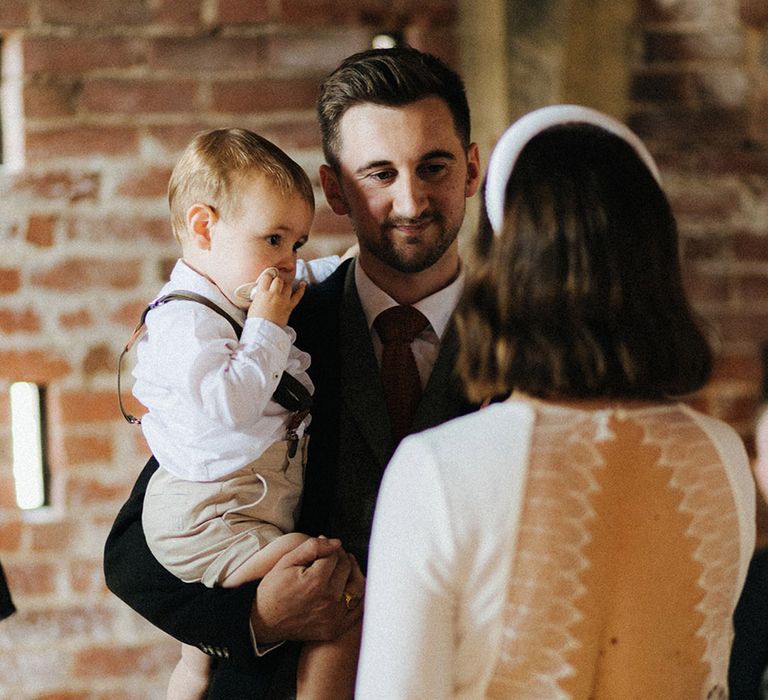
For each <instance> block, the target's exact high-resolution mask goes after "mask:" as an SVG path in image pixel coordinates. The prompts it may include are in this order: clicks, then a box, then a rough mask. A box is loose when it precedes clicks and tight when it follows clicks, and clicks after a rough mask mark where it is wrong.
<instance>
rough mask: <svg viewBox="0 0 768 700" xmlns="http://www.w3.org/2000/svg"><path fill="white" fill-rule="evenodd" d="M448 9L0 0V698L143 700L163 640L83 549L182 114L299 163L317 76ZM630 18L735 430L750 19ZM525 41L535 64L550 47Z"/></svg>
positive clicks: (94, 547)
mask: <svg viewBox="0 0 768 700" xmlns="http://www.w3.org/2000/svg"><path fill="white" fill-rule="evenodd" d="M520 1H521V2H522V1H523V0H520ZM458 4H459V3H458V2H456V0H418V1H417V0H197V1H195V0H191V1H189V2H178V1H176V0H79V1H77V2H75V1H73V0H3V2H0V32H2V33H3V34H4V35H7V36H8V37H9V39H8V41H10V42H11V44H13V42H18V44H17V45H18V47H19V53H20V55H21V57H22V58H23V67H22V76H21V77H22V81H23V92H22V103H23V106H24V112H25V116H24V124H23V132H24V136H25V141H26V143H25V153H26V163H25V165H24V167H23V168H22V169H21V170H19V171H18V172H14V173H8V172H2V171H0V214H2V215H1V216H0V241H2V251H3V256H2V259H1V260H0V559H2V561H3V564H4V565H5V567H6V569H7V572H8V575H9V578H10V583H11V586H12V588H13V590H14V593H15V597H16V602H17V604H18V607H19V608H20V612H19V613H18V614H17V615H16V616H15V617H14V618H11V619H10V620H8V621H5V622H3V623H0V648H2V651H3V653H2V655H0V697H13V698H24V697H29V698H48V699H49V700H51V699H53V698H60V699H63V698H68V699H73V698H109V699H110V700H112V699H120V698H125V699H128V698H145V697H146V698H149V697H160V696H161V694H162V688H163V687H164V683H165V678H166V676H167V673H168V671H169V669H170V666H171V665H172V663H173V660H174V658H175V655H176V645H175V643H171V642H170V641H169V640H168V639H167V638H166V637H165V636H164V635H162V634H161V633H159V632H157V631H155V630H154V629H153V628H152V627H151V626H150V625H149V624H147V623H146V622H144V621H143V620H141V619H140V618H138V616H136V615H135V614H133V613H132V612H131V611H130V610H129V609H128V608H127V607H125V606H124V605H123V604H122V603H120V602H119V601H118V600H116V599H115V598H114V597H112V596H111V595H110V594H109V593H108V592H107V591H106V590H105V588H104V584H103V579H102V574H101V549H102V546H103V542H104V538H105V536H106V533H107V531H108V528H109V525H110V524H111V522H112V520H113V518H114V515H115V512H116V510H117V508H118V507H119V506H120V504H121V503H122V501H123V500H124V498H125V496H126V494H127V492H128V490H129V488H130V486H131V484H132V482H133V480H134V478H135V476H136V474H137V472H138V471H139V469H140V467H141V465H142V464H143V462H144V459H145V457H146V456H147V451H146V447H145V446H144V445H143V444H142V441H141V438H140V432H139V431H137V430H136V429H135V428H132V427H130V426H128V425H127V424H126V423H125V422H124V421H122V419H121V418H120V417H119V415H118V412H117V406H116V402H115V395H114V386H115V382H114V370H115V361H116V357H117V353H118V351H119V349H120V347H121V345H122V343H123V342H124V341H125V340H126V337H127V335H128V334H129V332H130V329H131V328H132V326H133V324H134V323H135V321H136V317H137V315H138V313H139V311H140V310H141V308H142V307H143V305H144V303H145V302H146V300H147V299H148V298H149V297H150V296H151V295H152V294H153V293H154V292H155V291H156V289H157V288H158V287H159V285H160V284H161V283H162V281H163V280H164V278H165V275H166V274H167V271H168V266H169V262H170V261H171V260H172V259H173V258H174V257H175V256H176V248H175V244H174V242H173V239H172V236H171V234H170V229H169V226H168V223H167V213H166V205H165V199H164V191H165V185H166V180H167V177H168V174H169V171H170V168H171V167H172V164H173V162H174V159H175V157H176V155H177V154H178V151H179V149H180V148H181V147H182V146H183V145H184V144H185V143H186V142H187V140H188V139H189V137H190V136H191V135H192V133H194V132H195V131H197V130H199V129H201V128H206V127H213V126H221V125H231V124H237V125H242V126H246V127H250V128H253V129H255V130H257V131H259V132H261V133H263V134H264V135H265V136H267V137H269V138H272V139H273V140H275V141H276V142H277V143H278V144H279V145H281V146H283V147H284V148H285V149H287V150H288V151H289V152H290V153H291V154H292V155H293V156H294V157H295V158H296V159H297V160H299V162H300V163H302V164H303V165H304V166H305V167H306V168H307V169H308V171H309V172H310V173H311V174H312V176H313V178H316V172H317V165H318V164H319V163H320V162H321V154H320V151H319V147H318V136H317V130H316V126H315V117H314V109H313V103H314V96H315V95H314V90H315V89H316V86H317V83H318V81H319V79H320V78H321V77H322V76H323V75H324V74H325V73H326V72H327V71H328V70H329V69H331V68H332V67H334V66H335V65H336V64H337V63H338V61H339V60H340V59H341V58H342V57H343V56H345V55H347V54H348V53H351V52H353V51H356V50H358V49H362V48H365V47H366V46H367V45H368V43H369V40H370V36H371V35H372V34H373V33H375V32H378V31H380V30H388V29H399V30H403V31H404V32H405V35H406V37H407V38H408V39H409V40H410V41H411V42H412V43H413V44H414V45H416V46H419V47H420V48H425V49H429V50H432V51H434V52H436V53H439V54H441V55H443V56H444V57H446V58H448V59H449V60H450V59H452V58H454V57H455V55H457V54H458V51H459V49H460V47H458V46H457V45H456V44H455V42H454V40H453V39H452V36H453V35H452V29H453V27H454V22H455V19H456V7H457V5H458ZM637 9H638V22H639V33H640V35H641V37H642V42H641V46H640V50H639V51H638V52H635V50H634V48H635V47H634V46H630V47H629V48H628V55H627V63H628V64H629V66H630V69H631V72H632V75H633V78H632V81H631V88H630V95H629V99H630V102H631V105H632V110H631V122H632V124H633V125H634V126H635V127H636V128H637V129H638V131H640V132H641V133H642V134H643V136H644V137H645V138H646V139H647V140H648V142H649V145H650V146H651V150H652V151H653V152H654V154H655V155H657V157H658V159H659V162H660V165H661V169H662V174H663V177H664V181H665V183H666V187H667V190H668V192H669V194H670V197H671V200H672V203H673V207H674V209H675V212H676V214H677V215H678V219H679V223H680V229H681V237H682V250H683V256H684V265H685V274H686V279H687V280H688V283H689V288H690V291H691V295H692V299H693V302H694V304H695V307H696V310H697V311H698V312H699V313H700V314H701V315H702V317H703V319H704V320H705V322H706V323H707V324H708V326H709V327H710V328H711V332H712V337H713V339H714V340H715V341H716V345H717V348H718V363H717V371H716V376H715V380H714V381H713V382H712V384H711V385H710V386H709V387H708V388H707V390H706V391H704V392H703V393H702V395H701V397H699V399H698V402H699V404H700V405H701V406H702V407H703V408H705V409H706V410H708V411H710V412H712V413H714V414H715V415H718V416H720V417H722V418H724V419H725V420H727V421H729V422H730V423H731V424H733V425H734V426H735V427H736V428H738V429H739V430H740V431H741V432H742V433H743V434H744V435H745V436H746V437H747V438H749V437H750V435H751V430H752V421H753V417H754V414H755V411H756V410H757V407H758V404H759V401H760V398H761V397H760V384H761V381H762V366H761V361H760V349H761V346H762V344H763V343H764V342H766V341H768V223H766V222H768V149H767V148H766V146H767V145H768V121H766V120H765V118H764V114H765V113H766V107H768V104H766V103H768V88H766V85H768V80H766V78H768V75H766V73H767V72H768V68H767V67H766V59H765V56H766V55H768V31H766V30H767V29H768V10H766V3H764V2H757V1H756V0H742V1H741V2H739V1H738V0H716V1H715V0H685V1H684V2H676V3H670V2H662V1H661V0H638V2H637ZM596 31H597V32H599V28H598V29H597V30H596ZM597 35H599V34H596V36H597ZM539 45H540V50H541V53H542V56H543V57H544V59H546V54H547V52H549V53H553V54H554V53H556V52H557V51H558V47H552V46H548V45H545V44H541V42H539ZM545 63H546V60H545ZM583 69H584V70H585V71H588V70H589V66H584V67H583ZM480 72H481V71H480ZM544 93H546V91H544ZM473 108H474V109H475V110H476V111H477V110H479V109H482V108H483V105H473ZM483 155H484V157H485V156H486V155H487V154H483ZM318 195H319V192H318ZM318 201H319V202H321V204H320V207H319V210H318V216H317V222H316V225H315V231H314V234H313V243H312V247H311V250H313V251H316V252H325V251H330V250H340V249H342V248H343V247H345V245H346V244H347V243H348V242H349V232H348V231H349V230H348V227H347V225H346V223H345V221H344V220H343V219H340V218H337V217H335V216H334V215H333V214H332V213H331V212H330V211H329V210H328V209H327V207H326V206H325V205H324V204H322V202H323V198H322V196H321V195H319V196H318ZM19 379H29V380H33V381H37V382H41V383H44V384H46V385H47V386H48V388H49V398H50V415H49V419H50V438H51V467H52V472H53V504H54V505H53V507H52V508H51V509H50V512H48V513H46V514H44V515H43V516H38V517H29V516H25V515H23V514H21V513H20V512H19V511H18V510H17V509H16V508H15V506H14V504H13V498H12V494H13V487H12V482H11V458H10V432H9V426H8V399H7V388H8V384H9V383H10V382H11V381H14V380H19Z"/></svg>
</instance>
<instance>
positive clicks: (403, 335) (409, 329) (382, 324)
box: [373, 306, 429, 343]
mask: <svg viewBox="0 0 768 700" xmlns="http://www.w3.org/2000/svg"><path fill="white" fill-rule="evenodd" d="M428 323H429V321H428V320H427V317H426V316H425V315H424V314H423V313H421V311H419V310H418V309H414V308H413V307H412V306H393V307H391V308H389V309H386V310H385V311H382V312H381V313H380V314H379V315H378V316H377V317H376V319H375V320H374V322H373V327H374V328H375V329H376V332H377V333H378V334H379V337H380V338H381V342H382V343H392V342H401V343H410V342H411V341H412V340H413V339H414V338H415V337H416V336H417V335H418V334H419V333H421V332H422V331H423V330H424V329H425V328H426V327H427V324H428Z"/></svg>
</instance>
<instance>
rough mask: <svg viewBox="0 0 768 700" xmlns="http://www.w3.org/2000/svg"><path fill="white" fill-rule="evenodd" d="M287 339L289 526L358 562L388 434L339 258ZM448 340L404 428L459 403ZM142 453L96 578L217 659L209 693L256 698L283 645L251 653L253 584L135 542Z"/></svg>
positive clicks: (151, 466)
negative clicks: (297, 444) (224, 581)
mask: <svg viewBox="0 0 768 700" xmlns="http://www.w3.org/2000/svg"><path fill="white" fill-rule="evenodd" d="M291 325H292V326H293V327H294V328H295V329H296V332H297V335H298V340H297V345H298V346H299V347H300V348H301V349H303V350H305V351H307V352H309V353H310V355H311V357H312V365H311V367H310V375H311V377H312V380H313V382H314V383H315V395H314V405H313V409H312V423H311V426H310V435H311V437H310V443H309V444H310V450H309V463H308V467H307V474H306V479H305V486H304V497H303V505H302V511H301V516H300V519H299V522H298V524H297V530H298V531H300V532H306V533H308V534H313V535H317V534H325V535H328V536H332V537H340V538H341V540H342V542H343V544H344V546H345V547H346V548H347V549H348V550H349V551H351V552H352V553H354V554H355V555H356V556H357V558H358V560H359V561H360V562H361V564H362V565H363V567H365V563H366V559H367V551H368V537H369V535H370V527H371V519H372V517H373V507H374V504H375V499H376V493H377V491H378V486H379V482H380V480H381V476H382V474H383V472H384V468H385V466H386V463H387V461H388V460H389V458H390V456H391V454H392V451H393V449H394V444H393V441H392V437H391V435H390V429H389V419H388V417H387V412H386V408H385V404H384V398H383V395H382V388H381V380H380V378H379V372H378V367H377V364H376V360H375V357H374V354H373V348H372V345H371V340H370V334H369V332H368V327H367V324H366V321H365V317H364V315H363V311H362V307H361V306H360V300H359V298H358V296H357V291H356V289H355V285H354V275H353V267H352V265H350V264H349V263H348V262H347V263H344V264H343V265H342V266H341V267H340V268H339V269H338V270H337V271H336V272H335V273H334V274H333V275H332V276H331V277H329V278H328V279H327V280H326V281H325V282H324V283H322V284H320V285H317V286H315V287H312V288H310V289H309V290H308V291H307V294H306V295H305V297H304V299H303V300H302V302H301V304H300V305H299V308H298V309H297V312H296V313H295V314H294V316H293V317H292V319H291ZM455 352H456V341H455V336H454V333H453V331H452V330H449V331H448V332H447V333H446V337H445V338H444V340H443V343H442V345H441V350H440V355H439V357H438V360H437V363H436V365H435V368H434V370H433V372H432V376H431V378H430V380H429V383H428V385H427V387H426V389H425V392H424V396H423V399H422V403H421V405H420V406H419V409H418V412H417V415H416V417H415V419H414V423H413V431H414V432H415V431H417V430H422V429H424V428H427V427H430V426H433V425H437V424H438V423H441V422H443V421H445V420H448V419H449V418H452V417H455V416H458V415H461V414H463V413H466V412H468V411H469V410H471V408H472V407H471V406H470V405H469V404H467V403H466V402H465V401H464V400H463V398H462V396H461V392H460V391H459V386H458V382H457V381H456V380H455V378H454V377H453V365H454V361H455ZM156 467H157V463H156V462H155V461H154V459H151V460H150V462H149V463H148V464H147V466H146V467H145V468H144V471H143V472H142V474H141V475H140V476H139V479H138V481H137V482H136V485H135V487H134V489H133V491H132V493H131V495H130V496H129V498H128V501H127V502H126V504H125V505H124V506H123V508H122V510H121V511H120V513H119V514H118V516H117V519H116V521H115V524H114V526H113V528H112V532H111V533H110V535H109V538H108V539H107V543H106V547H105V557H104V562H105V572H106V579H107V585H108V586H109V588H110V589H111V590H112V591H113V592H114V593H115V594H116V595H117V596H119V597H120V598H122V599H123V600H124V601H125V602H126V603H128V605H130V606H131V607H133V608H134V609H135V610H137V611H138V612H139V613H140V614H141V615H143V616H144V617H145V618H147V619H148V620H149V621H150V622H152V623H153V624H155V625H156V626H158V627H160V628H161V629H163V630H165V631H166V632H168V633H169V634H170V635H172V636H174V637H176V638H177V639H179V640H181V641H184V642H186V643H188V644H193V645H195V646H197V647H199V648H201V649H203V651H206V652H207V653H209V654H211V655H212V656H214V657H216V658H217V659H218V660H219V661H218V663H217V668H216V670H215V672H214V680H213V684H212V687H211V692H210V696H209V697H212V698H231V697H243V698H245V697H248V698H261V697H268V692H267V688H268V686H269V684H270V682H271V679H272V678H273V676H274V674H275V672H276V669H278V668H279V667H281V666H282V667H283V668H284V667H285V665H286V658H287V657H289V656H292V655H295V648H294V649H291V645H285V647H284V648H281V649H279V650H276V651H274V652H272V653H270V654H268V655H267V656H266V657H263V658H260V659H257V658H255V656H254V654H253V651H252V645H251V642H250V636H249V635H250V632H249V615H250V609H251V604H252V601H253V597H254V595H255V593H256V587H257V583H255V582H254V583H249V584H246V585H245V586H242V587H240V588H237V589H222V588H219V589H207V588H205V587H204V586H202V585H201V584H184V583H181V582H180V581H179V580H178V579H176V578H175V577H174V576H173V575H172V574H170V573H168V572H167V571H166V570H165V569H164V568H163V567H162V566H160V564H159V563H158V562H157V561H156V560H155V559H154V557H153V556H152V554H151V553H150V551H149V549H148V548H147V545H146V541H145V539H144V533H143V530H142V527H141V508H142V504H143V498H144V492H145V490H146V485H147V482H148V480H149V477H150V476H151V474H152V473H153V472H154V470H155V469H156Z"/></svg>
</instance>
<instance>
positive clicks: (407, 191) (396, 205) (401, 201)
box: [392, 176, 427, 219]
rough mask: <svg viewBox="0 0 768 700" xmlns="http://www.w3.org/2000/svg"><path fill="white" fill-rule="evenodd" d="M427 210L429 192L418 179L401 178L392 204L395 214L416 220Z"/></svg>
mask: <svg viewBox="0 0 768 700" xmlns="http://www.w3.org/2000/svg"><path fill="white" fill-rule="evenodd" d="M426 208H427V190H426V186H425V185H424V183H423V182H421V181H420V180H419V178H416V177H407V176H406V177H400V179H399V180H398V182H397V183H396V185H395V192H394V198H393V202H392V209H393V214H394V215H395V216H398V217H402V218H405V219H415V218H417V217H418V216H421V214H423V213H424V210H425V209H426Z"/></svg>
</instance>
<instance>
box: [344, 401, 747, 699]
mask: <svg viewBox="0 0 768 700" xmlns="http://www.w3.org/2000/svg"><path fill="white" fill-rule="evenodd" d="M754 499H755V493H754V484H753V481H752V476H751V473H750V470H749V464H748V461H747V456H746V453H745V451H744V448H743V445H742V443H741V441H740V439H739V438H738V436H737V435H736V434H735V433H734V431H733V430H731V429H730V428H729V427H728V426H726V425H725V424H724V423H722V422H720V421H717V420H714V419H712V418H710V417H707V416H704V415H702V414H700V413H697V412H695V411H693V410H691V409H690V408H688V407H686V406H684V405H681V404H663V405H646V406H644V407H629V406H624V407H622V406H620V405H617V406H613V407H608V406H605V405H604V406H596V407H592V408H587V407H586V405H584V404H582V405H580V406H577V405H572V406H570V407H568V406H557V405H554V404H549V403H545V402H539V401H534V400H530V399H527V398H525V397H522V398H518V399H515V400H512V401H508V402H505V403H504V404H498V405H493V406H490V407H489V408H487V409H484V410H482V411H479V412H478V413H475V414H472V415H470V416H465V417H463V418H459V419H457V420H454V421H451V422H449V423H446V424H444V425H442V426H439V427H437V428H434V429H432V430H429V431H426V432H424V433H422V434H420V435H417V436H414V437H411V438H408V439H406V440H405V441H404V442H403V443H402V445H401V447H400V448H399V450H398V452H397V453H396V455H395V456H394V458H393V460H392V462H391V464H390V466H389V467H388V469H387V472H386V474H385V477H384V481H383V484H382V488H381V491H380V495H379V502H378V505H377V510H376V517H375V521H374V529H373V535H372V542H371V557H370V562H369V569H368V588H367V593H366V601H365V606H366V607H365V622H364V633H363V648H362V653H361V660H360V670H359V674H358V687H357V694H356V697H357V698H358V700H367V699H373V698H375V699H376V700H388V699H391V700H408V699H413V700H417V699H418V700H423V699H426V698H429V699H430V700H439V699H440V698H462V699H465V698H515V699H516V700H533V699H534V698H535V699H540V700H556V699H558V698H578V699H584V700H586V699H587V698H590V699H594V700H615V699H616V698H662V697H663V698H666V699H668V700H692V699H694V698H725V697H727V669H728V656H729V650H730V643H731V639H732V627H731V614H732V612H733V608H734V606H735V604H736V601H737V599H738V596H739V593H740V591H741V587H742V585H743V582H744V577H745V575H746V570H747V566H748V563H749V558H750V556H751V553H752V549H753V546H754V503H755V501H754Z"/></svg>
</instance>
